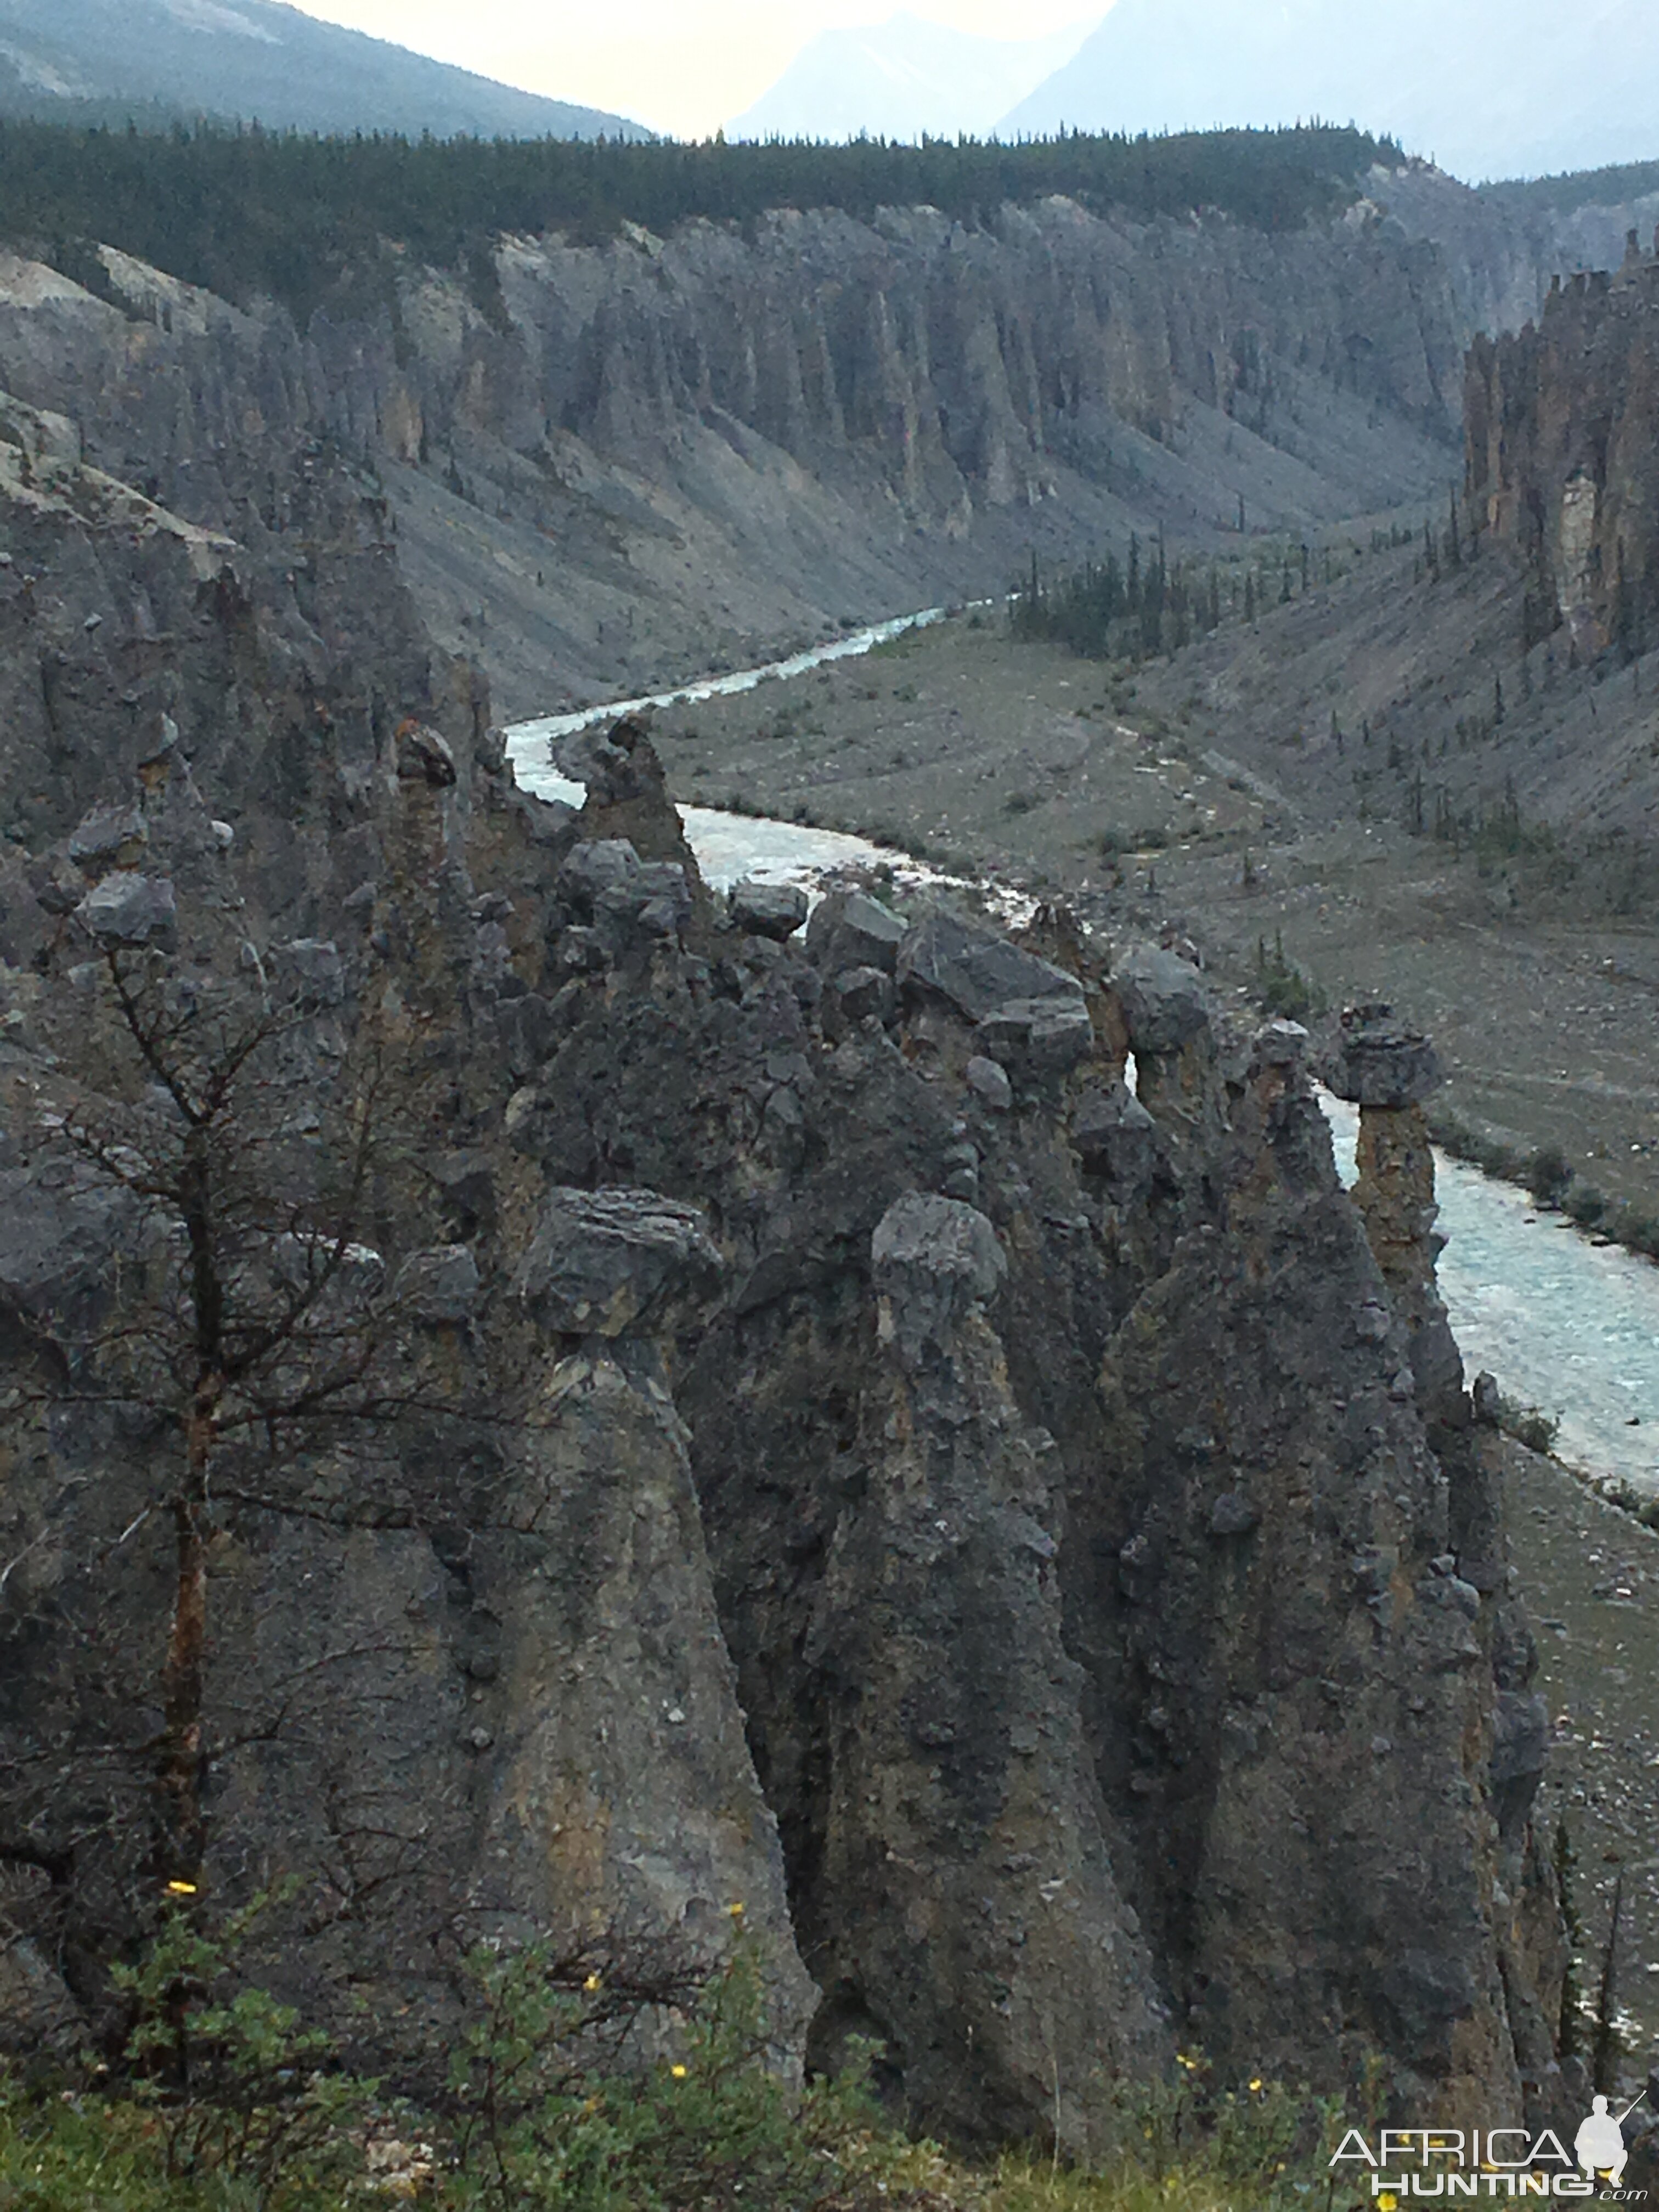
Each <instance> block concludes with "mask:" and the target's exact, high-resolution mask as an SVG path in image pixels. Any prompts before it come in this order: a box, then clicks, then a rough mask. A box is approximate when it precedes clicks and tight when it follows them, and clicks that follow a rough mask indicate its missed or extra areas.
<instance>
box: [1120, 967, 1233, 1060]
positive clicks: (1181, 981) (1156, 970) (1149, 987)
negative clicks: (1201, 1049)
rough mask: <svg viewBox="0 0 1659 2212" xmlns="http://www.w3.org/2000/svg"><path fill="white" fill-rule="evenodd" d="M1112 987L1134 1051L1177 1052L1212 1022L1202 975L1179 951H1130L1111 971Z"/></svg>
mask: <svg viewBox="0 0 1659 2212" xmlns="http://www.w3.org/2000/svg"><path fill="white" fill-rule="evenodd" d="M1112 986H1113V988H1114V989H1115V991H1116V993H1117V995H1118V999H1119V1000H1120V1002H1121V1005H1122V1007H1123V1018H1124V1022H1125V1024H1126V1025H1127V1029H1128V1032H1129V1049H1130V1050H1131V1052H1135V1053H1142V1052H1147V1053H1154V1054H1162V1053H1170V1052H1179V1051H1180V1050H1181V1049H1182V1047H1183V1046H1185V1045H1188V1044H1190V1043H1191V1042H1192V1041H1193V1039H1194V1037H1196V1036H1200V1035H1201V1034H1202V1032H1203V1031H1204V1030H1206V1029H1207V1028H1208V1026H1209V1020H1210V1013H1209V1005H1208V1001H1207V1000H1206V997H1205V994H1204V983H1203V979H1202V978H1201V977H1200V975H1199V973H1198V970H1197V969H1195V968H1194V967H1192V966H1191V965H1190V964H1189V963H1188V962H1187V961H1185V960H1182V958H1180V957H1179V956H1178V955H1177V954H1176V953H1173V952H1161V951H1157V950H1156V949H1155V948H1154V947H1152V946H1150V945H1148V946H1146V947H1143V948H1140V949H1139V950H1136V951H1132V952H1130V953H1128V954H1127V955H1126V956H1125V957H1124V958H1122V959H1121V960H1120V961H1119V962H1118V963H1117V964H1116V966H1115V968H1114V969H1113V971H1112Z"/></svg>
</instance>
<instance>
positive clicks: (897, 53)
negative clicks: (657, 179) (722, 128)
mask: <svg viewBox="0 0 1659 2212" xmlns="http://www.w3.org/2000/svg"><path fill="white" fill-rule="evenodd" d="M1100 13H1101V11H1100V9H1095V10H1094V11H1093V13H1091V14H1090V15H1085V16H1082V17H1080V18H1079V20H1078V21H1076V22H1073V23H1070V24H1067V25H1066V27H1064V28H1063V29H1060V30H1058V31H1050V32H1049V33H1047V34H1046V36H1044V37H1042V38H1036V39H986V38H976V37H975V36H974V35H973V34H972V33H969V32H966V31H957V30H952V29H951V27H949V25H947V24H944V23H931V22H927V21H925V20H924V19H923V18H922V17H921V16H920V15H911V14H910V13H909V12H908V10H906V11H902V12H901V13H899V14H897V15H893V16H891V17H890V19H889V20H888V21H886V22H884V23H877V24H869V25H864V26H861V27H859V28H857V29H854V30H832V31H821V32H820V33H818V35H817V38H815V39H813V40H810V41H809V43H808V44H807V45H806V46H805V47H804V48H803V49H802V51H801V52H800V53H799V54H798V55H797V56H796V58H795V59H794V60H793V62H792V63H791V64H790V65H789V67H788V68H787V70H785V71H784V73H783V75H782V76H781V77H780V78H779V79H778V81H777V82H776V83H775V84H774V85H773V86H772V88H771V89H770V90H769V92H767V93H765V94H763V96H762V97H761V98H760V99H759V100H757V101H756V103H755V105H754V106H752V107H750V108H748V109H747V110H745V112H744V113H743V114H742V115H739V116H738V118H736V119H735V121H733V122H732V123H730V124H728V125H726V131H727V135H728V136H729V137H733V138H770V137H778V138H830V139H840V138H855V137H857V136H858V135H859V133H860V131H866V132H867V133H868V134H869V136H870V137H872V138H896V139H915V138H918V137H921V135H922V134H923V133H924V132H926V133H927V135H928V136H930V137H940V138H954V137H957V135H958V134H960V133H963V132H965V133H966V134H968V135H969V137H987V136H988V135H989V134H990V132H991V131H993V130H994V128H995V125H996V124H997V121H998V119H999V118H1000V117H1001V115H1002V114H1003V113H1004V112H1006V108H1007V106H1008V103H1009V101H1010V100H1011V99H1018V98H1019V97H1020V96H1021V95H1022V94H1024V93H1025V92H1028V91H1034V90H1035V89H1036V87H1037V86H1038V85H1039V84H1041V83H1042V82H1043V80H1044V79H1045V78H1046V77H1048V76H1049V75H1050V74H1051V73H1052V72H1053V71H1054V70H1058V69H1060V68H1062V67H1063V66H1064V65H1065V64H1066V63H1067V62H1069V61H1070V60H1071V58H1072V57H1073V55H1074V54H1075V53H1076V52H1077V50H1078V48H1079V46H1081V45H1082V43H1083V41H1084V40H1085V39H1086V38H1087V37H1088V35H1089V33H1090V32H1091V29H1092V28H1093V27H1094V26H1095V24H1096V23H1097V21H1099V17H1100Z"/></svg>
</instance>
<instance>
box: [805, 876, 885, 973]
mask: <svg viewBox="0 0 1659 2212" xmlns="http://www.w3.org/2000/svg"><path fill="white" fill-rule="evenodd" d="M903 941H904V924H903V923H902V921H900V920H899V918H898V916H897V915H896V914H893V913H891V912H890V910H889V909H888V908H886V907H884V906H883V905H882V903H881V902H880V901H879V900H878V899H872V898H869V897H866V895H865V894H864V892H862V891H831V892H829V895H828V896H826V897H824V898H822V899H820V900H819V901H818V903H817V906H816V907H815V908H813V909H812V919H811V921H810V922H808V924H807V926H806V950H807V952H808V954H809V955H810V957H811V958H812V959H814V960H815V961H817V964H818V966H819V967H820V968H821V969H823V972H824V974H825V975H834V974H835V973H836V971H837V970H838V969H843V968H879V969H881V970H882V971H883V972H884V974H885V975H891V974H892V972H893V969H894V967H895V965H896V963H897V960H898V950H899V946H900V945H902V943H903Z"/></svg>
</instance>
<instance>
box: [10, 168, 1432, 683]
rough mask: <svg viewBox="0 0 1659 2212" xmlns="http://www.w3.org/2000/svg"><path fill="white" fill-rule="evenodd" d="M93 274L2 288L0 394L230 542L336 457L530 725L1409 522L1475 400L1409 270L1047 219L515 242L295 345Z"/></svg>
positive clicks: (447, 629) (410, 278)
mask: <svg viewBox="0 0 1659 2212" xmlns="http://www.w3.org/2000/svg"><path fill="white" fill-rule="evenodd" d="M104 259H105V263H106V272H107V276H108V283H107V286H106V291H107V293H108V295H109V296H108V298H106V299H94V298H93V297H92V296H91V295H88V294H87V293H85V292H83V291H81V290H78V289H77V288H76V287H75V286H74V285H72V284H70V283H68V282H67V281H66V280H64V279H63V278H61V277H59V276H57V275H56V274H55V273H54V272H52V271H49V270H41V269H40V268H39V267H38V266H34V265H33V264H27V263H17V262H13V263H11V264H8V271H7V274H6V276H5V281H4V283H3V287H0V292H3V296H0V387H3V388H6V389H9V390H11V391H12V392H15V395H16V396H17V397H18V398H21V399H22V400H24V401H26V402H28V403H29V404H33V405H35V406H37V407H40V408H46V409H50V410H53V411H55V412H58V413H60V414H66V415H68V416H70V417H71V418H72V419H73V420H74V421H75V422H76V425H77V426H78V428H79V430H80V433H81V435H82V438H83V439H84V441H85V443H86V449H87V453H88V459H91V460H92V461H94V463H95V464H96V465H99V466H100V467H101V468H104V469H105V470H106V471H107V472H108V473H110V474H111V475H112V476H114V477H118V478H119V479H121V480H122V481H125V482H128V483H135V484H142V486H143V488H145V489H147V490H148V492H149V495H151V496H153V497H154V498H155V499H156V500H158V501H160V502H161V504H163V505H165V506H166V507H168V508H169V509H170V510H172V511H174V512H177V513H179V514H180V515H181V516H183V517H185V518H186V519H188V520H191V521H193V522H197V523H200V524H202V525H204V526H215V527H222V526H234V527H235V528H236V529H237V530H238V532H241V530H242V527H243V525H242V523H241V522H240V521H239V520H235V518H237V517H246V519H247V526H249V527H258V526H264V527H265V528H268V529H280V528H282V527H283V521H282V517H281V515H280V514H279V513H277V512H276V509H275V508H274V507H273V506H272V497H271V484H272V481H273V476H272V465H271V459H270V453H271V449H272V447H273V446H274V447H277V448H280V447H282V446H283V445H284V444H285V443H287V442H291V441H293V439H294V438H295V437H296V436H299V435H321V434H325V433H326V434H327V435H331V436H332V437H333V438H335V439H336V440H337V441H338V442H339V443H340V445H341V446H342V447H343V448H344V449H345V450H346V451H347V452H348V453H349V454H351V455H352V456H353V457H354V458H356V459H364V460H366V461H367V462H368V463H370V464H371V465H373V466H374V468H375V469H376V470H377V471H379V472H380V476H381V478H382V480H383V483H384V485H385V488H386V492H387V494H388V495H389V498H390V500H391V502H392V509H393V512H394V513H395V515H396V519H397V523H398V532H399V536H400V540H401V545H402V553H403V559H404V568H405V572H406V574H407V575H408V578H409V580H410V583H411V585H412V586H413V588H414V589H415V591H416V596H417V599H419V601H420V604H421V605H422V610H423V611H424V613H425V615H426V617H427V618H428V622H429V623H430V624H431V626H432V628H433V629H434V631H435V635H437V636H438V638H439V640H440V641H441V642H442V643H444V644H445V645H446V646H447V647H449V648H451V649H453V650H459V651H464V652H465V653H469V654H471V655H473V656H475V657H477V658H479V659H482V660H483V663H484V665H486V666H487V667H489V670H490V672H491V674H492V677H493V678H494V680H495V687H496V691H497V697H498V704H499V705H500V707H501V708H502V709H504V710H505V711H507V712H509V713H514V714H519V713H523V714H529V713H532V712H535V711H548V710H550V709H552V708H556V707H557V706H558V705H559V704H560V703H561V702H562V700H564V699H567V698H568V697H570V696H574V695H576V694H580V695H581V696H589V695H591V694H592V692H593V691H595V690H597V691H598V692H599V695H600V696H604V693H605V690H607V689H608V690H610V691H611V693H612V695H613V696H615V695H617V694H618V693H620V694H623V695H624V696H625V695H626V693H627V692H628V691H629V690H637V689H639V688H641V686H643V685H645V684H648V683H649V681H650V680H651V679H653V678H665V677H667V676H669V675H671V674H672V675H676V676H684V675H690V674H696V673H702V672H705V671H706V670H707V669H708V667H709V666H710V665H716V664H718V663H719V662H720V660H721V659H726V660H728V661H736V660H738V658H739V656H753V655H755V654H756V653H757V649H758V648H761V647H764V646H765V645H767V644H782V643H783V642H785V641H791V642H794V641H799V639H800V638H801V637H802V636H803V635H805V634H806V633H808V632H817V633H822V632H823V631H824V630H825V629H833V628H834V626H835V625H836V623H837V622H839V621H840V620H841V619H842V617H844V616H852V615H856V616H859V617H872V616H875V615H878V614H887V613H890V612H892V611H896V610H902V609H904V608H907V607H909V606H913V605H924V604H927V602H928V601H929V600H931V599H944V598H948V597H951V596H956V595H960V594H962V593H964V592H993V591H996V590H1000V588H1002V587H1003V586H1005V585H1006V582H1007V581H1008V580H1009V577H1010V576H1011V575H1012V574H1013V573H1015V572H1016V571H1017V570H1018V568H1021V567H1023V565H1024V562H1025V560H1026V558H1027V556H1028V553H1029V551H1030V549H1032V548H1033V547H1035V548H1036V550H1038V551H1039V552H1042V553H1047V554H1054V555H1059V556H1076V555H1078V554H1080V553H1081V552H1082V551H1084V550H1087V549H1089V548H1091V547H1097V546H1098V545H1100V544H1103V543H1109V544H1117V545H1119V546H1120V547H1121V544H1122V542H1123V541H1124V540H1125V539H1127V535H1128V533H1129V532H1130V531H1131V530H1132V529H1139V530H1140V531H1141V532H1143V534H1145V533H1147V532H1154V531H1156V530H1157V529H1158V528H1160V527H1164V528H1167V529H1168V531H1169V532H1170V534H1171V535H1173V536H1178V537H1186V536H1192V535H1198V536H1200V537H1213V536H1215V534H1216V533H1218V532H1224V533H1230V532H1236V531H1237V527H1238V523H1239V519H1240V501H1241V500H1242V501H1243V507H1244V517H1245V521H1246V524H1247V526H1248V527H1251V528H1258V527H1270V528H1271V527H1293V528H1294V527H1300V526H1303V525H1304V524H1306V523H1307V522H1309V521H1311V520H1320V519H1322V518H1327V517H1331V516H1334V515H1337V514H1340V513H1353V512H1365V511H1369V510H1372V509H1375V508H1376V507H1383V506H1387V505H1390V504H1393V503H1395V501H1400V500H1402V499H1407V498H1413V499H1414V498H1417V497H1419V496H1427V495H1429V494H1430V493H1431V490H1433V489H1435V488H1436V487H1437V485H1438V483H1440V482H1441V481H1442V480H1443V477H1444V476H1445V474H1446V467H1447V463H1446V458H1445V455H1444V452H1443V441H1445V440H1446V438H1447V437H1448V436H1449V435H1450V434H1451V432H1452V429H1453V426H1454V422H1455V407H1456V404H1457V393H1458V382H1459V375H1460V367H1461V347H1462V332H1461V329H1460V327H1459V325H1458V321H1457V317H1456V311H1455V304H1454V302H1453V301H1452V298H1451V295H1450V293H1449V289H1448V285H1447V282H1446V277H1445V272H1444V270H1443V266H1442V264H1441V260H1440V258H1439V256H1438V252H1437V249H1436V248H1435V247H1433V246H1431V245H1428V244H1425V243H1416V244H1413V243H1411V242H1409V241H1407V240H1405V239H1404V238H1403V236H1401V235H1399V234H1388V235H1385V234H1383V231H1382V230H1381V228H1378V227H1377V226H1375V225H1373V226H1370V227H1369V228H1368V227H1366V226H1365V225H1364V224H1361V225H1358V226H1355V225H1352V224H1350V225H1346V226H1345V225H1342V224H1337V225H1334V226H1329V227H1325V228H1307V229H1304V230H1303V231H1299V232H1295V233H1288V234H1265V233H1261V232H1256V231H1252V230H1250V229H1249V228H1245V227H1243V226H1242V225H1239V224H1237V223H1234V222H1229V221H1225V220H1223V219H1222V218H1219V217H1207V218H1199V217H1194V218H1193V219H1192V220H1190V221H1188V222H1173V221H1165V222H1158V223H1154V224H1151V225H1148V226H1144V227H1141V226H1136V225H1133V224H1131V223H1128V222H1125V221H1121V220H1112V219H1107V218H1102V217H1098V216H1093V215H1091V214H1088V213H1086V212H1085V211H1084V210H1082V209H1081V208H1079V207H1078V206H1077V205H1075V204H1073V203H1071V202H1069V201H1062V200H1052V201H1048V202H1046V203H1044V204H1041V205H1038V206H1034V207H1029V208H1012V207H1011V208H1008V209H1005V210H1003V211H1002V213H1001V214H1000V216H998V217H997V219H996V220H995V222H993V223H990V224H988V225H987V226H986V227H983V228H977V229H975V230H971V231H970V230H968V229H965V228H963V226H962V225H960V224H956V223H952V222H949V221H947V220H946V219H945V218H944V217H943V216H939V214H937V213H936V212H934V211H933V210H927V209H921V210H895V211H891V212H890V213H888V214H885V215H884V216H880V217H878V219H877V220H876V221H875V222H872V223H861V222H855V221H854V220H852V219H850V218H848V217H845V216H837V215H834V214H827V213H820V214H808V215H799V214H793V213H787V212H786V213H781V214H778V215H775V216H769V217H768V218H766V219H765V220H764V221H763V222H758V223H756V224H753V225H750V226H748V227H747V228H738V227H735V226H726V227H720V226H716V225H714V224H711V223H708V222H696V223H691V224H688V225H687V226H685V227H684V228H683V229H682V230H680V231H678V232H677V233H676V234H674V235H673V236H672V237H671V238H668V239H666V240H663V239H657V238H654V237H652V236H650V235H649V234H647V233H645V232H643V231H641V230H639V229H637V228H632V227H629V228H625V230H624V233H623V235H622V236H621V237H620V238H618V239H617V240H616V241H614V242H612V243H611V244H608V245H605V246H579V245H574V244H570V243H567V242H565V241H563V240H560V239H557V238H546V239H529V238H526V239H507V240H502V241H501V242H500V243H499V244H498V246H497V247H496V248H495V252H494V256H493V259H491V258H487V257H486V258H483V259H482V260H481V261H480V263H479V264H478V265H477V266H476V267H475V268H474V269H473V270H472V271H471V274H470V275H469V276H455V275H453V274H450V275H447V274H444V273H441V272H434V271H431V270H422V269H419V268H417V267H412V266H405V265H404V264H398V266H397V270H396V275H395V278H393V279H392V280H388V281H386V282H380V283H376V284H374V285H367V286H366V287H365V302H366V305H365V311H364V313H363V315H362V319H359V320H356V321H349V322H344V321H341V320H339V319H337V317H336V318H333V319H331V318H330V317H329V316H327V315H325V314H322V313H318V314H316V315H314V316H313V319H312V320H311V322H310V324H309V325H308V327H307V329H306V330H305V331H303V332H301V331H296V330H295V328H294V327H293V325H292V324H291V323H290V322H289V319H288V318H287V317H286V315H284V314H283V313H278V312H277V311H276V310H274V309H270V308H258V309H256V310H254V311H252V312H250V313H242V312H240V311H238V310H236V309H234V308H232V307H229V306H228V305H227V304H226V303H224V302H222V301H217V300H216V299H214V298H212V297H211V296H210V295H204V294H202V293H199V292H195V291H192V290H191V289H189V288H187V287H185V286H183V285H180V284H179V283H176V282H174V281H173V280H172V279H171V278H168V277H167V276H165V275H163V274H161V273H159V272H156V271H153V270H147V269H145V268H144V267H143V266H142V265H141V264H137V263H135V262H133V261H131V259H129V258H126V257H125V256H123V255H119V254H117V253H114V252H112V251H110V250H107V249H106V252H105V256H104ZM112 303H113V304H112ZM262 472H263V481H262Z"/></svg>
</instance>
